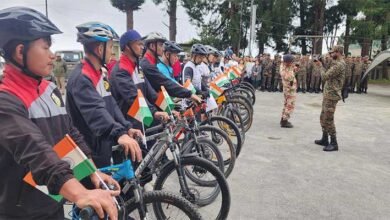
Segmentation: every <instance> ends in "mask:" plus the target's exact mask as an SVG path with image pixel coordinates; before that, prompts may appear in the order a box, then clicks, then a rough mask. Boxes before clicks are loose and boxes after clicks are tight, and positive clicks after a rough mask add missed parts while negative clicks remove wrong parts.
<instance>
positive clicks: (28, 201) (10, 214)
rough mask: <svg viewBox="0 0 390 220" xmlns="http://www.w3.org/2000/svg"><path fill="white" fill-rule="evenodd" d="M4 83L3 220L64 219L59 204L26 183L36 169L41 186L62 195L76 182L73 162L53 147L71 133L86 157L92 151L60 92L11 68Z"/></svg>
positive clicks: (0, 104) (0, 93) (0, 118)
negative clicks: (66, 107) (72, 168)
mask: <svg viewBox="0 0 390 220" xmlns="http://www.w3.org/2000/svg"><path fill="white" fill-rule="evenodd" d="M4 72H5V74H4V79H3V80H2V84H0V122H1V123H0V170H1V175H2V177H1V178H0V219H64V217H63V203H58V202H56V201H54V200H53V199H51V198H50V197H48V196H47V195H45V194H44V193H42V192H41V191H39V190H38V189H36V188H34V187H32V186H31V185H29V184H27V183H25V182H24V181H23V180H22V179H23V178H24V176H25V175H26V174H27V173H28V172H29V171H31V172H32V175H33V178H34V180H35V182H36V183H37V184H38V185H46V186H47V187H48V190H49V192H50V193H51V194H58V193H59V191H60V189H61V187H62V185H63V184H64V183H65V182H66V181H68V180H69V179H71V178H73V174H72V170H71V169H70V167H69V164H68V163H67V162H65V161H62V160H60V159H59V158H58V156H57V155H56V153H55V152H54V151H53V150H52V147H53V146H54V145H55V144H57V143H58V142H59V141H60V140H62V139H63V138H64V136H65V135H66V134H69V135H70V136H71V137H72V139H73V140H74V141H75V142H76V143H77V144H78V146H79V147H80V148H81V149H82V150H83V151H84V153H85V154H87V155H90V153H91V152H90V150H89V149H88V147H87V145H86V144H85V142H84V141H83V138H82V136H81V135H80V133H79V132H78V131H77V129H76V128H74V127H73V126H72V123H71V120H70V117H69V116H68V115H67V113H66V109H65V106H64V102H63V100H62V97H61V93H60V91H59V90H58V89H57V88H56V86H55V85H54V84H53V83H51V82H48V81H46V80H42V81H41V82H40V83H39V82H38V81H37V80H35V79H33V78H31V77H28V76H27V75H25V74H23V73H21V72H20V71H19V70H17V69H16V68H14V67H12V66H10V65H6V68H5V71H4Z"/></svg>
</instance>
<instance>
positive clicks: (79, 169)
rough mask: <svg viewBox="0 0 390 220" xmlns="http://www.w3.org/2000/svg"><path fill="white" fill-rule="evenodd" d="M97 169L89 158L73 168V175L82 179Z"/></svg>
mask: <svg viewBox="0 0 390 220" xmlns="http://www.w3.org/2000/svg"><path fill="white" fill-rule="evenodd" d="M95 171H96V170H95V168H94V166H93V165H92V164H91V162H90V161H89V160H84V161H83V162H81V163H79V164H78V165H77V166H75V167H74V168H73V175H74V176H75V178H76V179H77V180H82V179H84V178H85V177H87V176H89V175H91V174H92V173H94V172H95Z"/></svg>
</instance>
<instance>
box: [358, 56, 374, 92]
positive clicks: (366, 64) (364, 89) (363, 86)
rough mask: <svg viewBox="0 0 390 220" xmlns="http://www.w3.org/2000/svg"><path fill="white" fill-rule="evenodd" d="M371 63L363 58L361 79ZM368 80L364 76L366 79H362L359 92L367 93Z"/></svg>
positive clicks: (366, 58)
mask: <svg viewBox="0 0 390 220" xmlns="http://www.w3.org/2000/svg"><path fill="white" fill-rule="evenodd" d="M370 64H371V62H370V61H369V60H368V56H365V57H363V71H362V75H361V77H363V75H364V73H365V72H366V70H367V69H368V67H369V66H370ZM368 78H369V76H366V78H364V79H362V84H361V89H360V91H361V92H364V93H367V87H368Z"/></svg>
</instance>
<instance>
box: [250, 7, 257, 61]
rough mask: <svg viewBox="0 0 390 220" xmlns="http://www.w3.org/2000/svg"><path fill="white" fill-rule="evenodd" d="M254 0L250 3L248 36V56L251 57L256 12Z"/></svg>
mask: <svg viewBox="0 0 390 220" xmlns="http://www.w3.org/2000/svg"><path fill="white" fill-rule="evenodd" d="M253 2H254V0H252V1H251V28H250V34H249V44H248V45H249V56H252V42H253V39H254V37H255V26H256V10H257V5H253Z"/></svg>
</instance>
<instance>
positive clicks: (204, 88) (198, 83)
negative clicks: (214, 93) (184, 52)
mask: <svg viewBox="0 0 390 220" xmlns="http://www.w3.org/2000/svg"><path fill="white" fill-rule="evenodd" d="M207 54H208V52H207V49H206V48H205V47H204V46H203V45H202V44H194V45H192V47H191V60H190V61H188V62H187V63H186V65H185V66H184V68H183V84H184V82H185V81H187V79H189V80H191V82H192V84H193V85H194V87H195V89H196V93H197V94H202V95H203V96H204V97H207V96H208V95H209V92H208V85H207V84H206V83H205V80H203V82H202V73H201V72H200V71H199V69H198V68H196V67H197V66H198V65H200V64H201V63H202V62H203V59H205V57H206V56H207Z"/></svg>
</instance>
